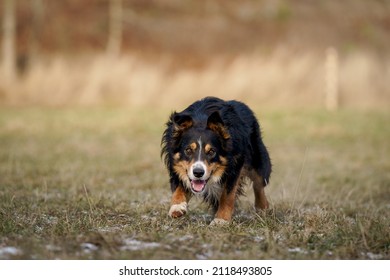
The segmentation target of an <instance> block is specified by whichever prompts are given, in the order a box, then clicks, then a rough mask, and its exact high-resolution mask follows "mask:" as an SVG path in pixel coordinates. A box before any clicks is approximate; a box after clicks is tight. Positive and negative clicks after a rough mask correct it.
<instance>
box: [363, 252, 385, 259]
mask: <svg viewBox="0 0 390 280" xmlns="http://www.w3.org/2000/svg"><path fill="white" fill-rule="evenodd" d="M366 256H367V257H368V258H369V259H370V260H380V259H383V256H382V255H381V254H374V253H371V252H368V253H366Z"/></svg>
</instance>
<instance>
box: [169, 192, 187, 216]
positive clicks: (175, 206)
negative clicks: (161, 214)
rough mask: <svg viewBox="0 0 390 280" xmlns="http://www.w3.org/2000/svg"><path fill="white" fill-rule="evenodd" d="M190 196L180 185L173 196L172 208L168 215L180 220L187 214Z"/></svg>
mask: <svg viewBox="0 0 390 280" xmlns="http://www.w3.org/2000/svg"><path fill="white" fill-rule="evenodd" d="M189 200H190V195H189V194H188V193H187V192H185V190H184V188H183V186H181V185H179V186H178V187H177V188H176V189H175V191H174V192H173V194H172V199H171V208H170V209H169V212H168V215H169V216H170V217H172V218H179V217H181V216H183V215H185V214H186V213H187V203H188V201H189Z"/></svg>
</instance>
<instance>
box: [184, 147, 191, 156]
mask: <svg viewBox="0 0 390 280" xmlns="http://www.w3.org/2000/svg"><path fill="white" fill-rule="evenodd" d="M184 154H185V155H186V156H188V157H189V156H191V155H192V149H191V148H187V149H185V150H184Z"/></svg>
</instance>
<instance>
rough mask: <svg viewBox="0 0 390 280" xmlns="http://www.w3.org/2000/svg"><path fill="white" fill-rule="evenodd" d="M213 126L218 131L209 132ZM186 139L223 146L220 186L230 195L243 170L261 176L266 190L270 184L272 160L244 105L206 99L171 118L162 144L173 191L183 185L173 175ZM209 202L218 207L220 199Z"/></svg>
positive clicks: (210, 98)
mask: <svg viewBox="0 0 390 280" xmlns="http://www.w3.org/2000/svg"><path fill="white" fill-rule="evenodd" d="M210 123H213V124H214V127H216V130H213V131H210V128H209V126H210ZM187 135H192V136H194V135H205V136H202V137H209V138H210V137H211V138H213V141H215V142H217V144H216V145H219V146H220V151H219V152H220V153H221V154H222V155H223V156H224V157H225V158H226V159H227V166H226V170H225V172H224V174H223V177H222V180H221V184H222V185H223V187H225V188H226V189H227V191H228V192H229V191H230V190H232V188H233V187H234V186H235V184H237V181H238V180H239V177H240V174H241V171H242V169H243V168H244V167H245V168H246V169H248V170H254V171H255V172H256V173H257V174H259V175H260V176H261V178H262V179H263V184H264V186H266V185H267V184H268V183H269V178H270V175H271V161H270V157H269V154H268V151H267V149H266V147H265V146H264V144H263V141H262V137H261V132H260V126H259V123H258V121H257V119H256V117H255V116H254V114H253V112H252V111H251V109H250V108H249V107H248V106H247V105H245V104H244V103H242V102H239V101H224V100H222V99H219V98H215V97H207V98H204V99H202V100H199V101H196V102H195V103H193V104H192V105H190V106H189V107H188V108H186V109H185V110H184V111H182V112H179V113H177V112H174V113H172V114H171V116H170V118H169V120H168V122H167V123H166V130H165V131H164V133H163V137H162V140H161V145H162V150H161V156H162V157H163V158H164V162H165V164H166V167H167V169H168V172H169V175H170V184H171V190H172V191H175V189H176V188H177V186H178V185H179V184H183V182H181V181H180V178H179V176H178V174H176V173H175V171H174V168H173V163H174V159H173V156H174V154H175V153H177V152H179V151H180V149H182V148H183V147H182V144H183V141H185V138H186V137H187ZM224 136H226V137H224ZM198 137H199V136H198ZM205 197H206V196H205ZM208 200H209V202H210V203H211V204H212V205H213V206H214V207H216V206H217V205H216V204H217V203H218V202H217V201H218V199H217V198H209V199H208Z"/></svg>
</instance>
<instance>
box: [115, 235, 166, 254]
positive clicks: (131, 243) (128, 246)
mask: <svg viewBox="0 0 390 280" xmlns="http://www.w3.org/2000/svg"><path fill="white" fill-rule="evenodd" d="M123 243H124V245H123V246H121V247H120V249H121V250H123V251H139V250H146V249H154V248H159V247H161V244H160V243H157V242H142V241H139V240H137V239H132V238H128V239H125V240H124V242H123Z"/></svg>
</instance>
